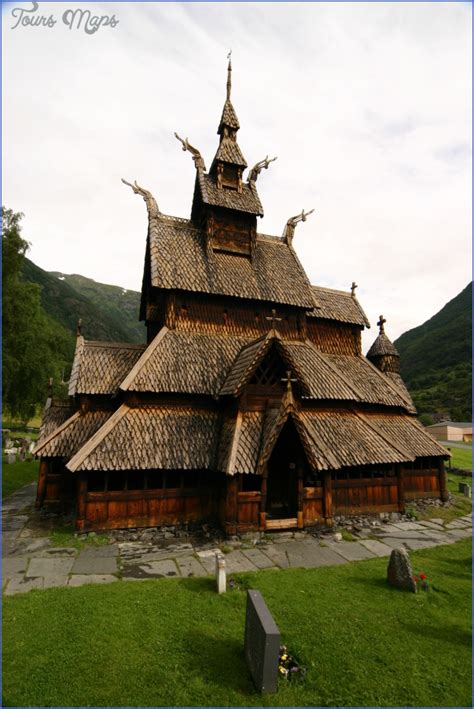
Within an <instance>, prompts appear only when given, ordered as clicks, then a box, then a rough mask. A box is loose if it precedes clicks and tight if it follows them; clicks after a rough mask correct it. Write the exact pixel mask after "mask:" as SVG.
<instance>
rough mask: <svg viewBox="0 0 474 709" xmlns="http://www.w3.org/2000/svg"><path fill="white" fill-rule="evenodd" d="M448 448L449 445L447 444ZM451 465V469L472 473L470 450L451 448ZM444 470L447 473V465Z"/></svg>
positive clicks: (447, 464)
mask: <svg viewBox="0 0 474 709" xmlns="http://www.w3.org/2000/svg"><path fill="white" fill-rule="evenodd" d="M448 448H449V444H448ZM451 456H452V457H451V465H452V467H453V468H461V470H470V471H472V449H471V448H454V447H451ZM446 469H447V470H448V472H449V463H446Z"/></svg>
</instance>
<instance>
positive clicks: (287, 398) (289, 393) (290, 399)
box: [281, 370, 298, 409]
mask: <svg viewBox="0 0 474 709" xmlns="http://www.w3.org/2000/svg"><path fill="white" fill-rule="evenodd" d="M281 381H282V382H283V383H285V384H286V391H285V393H284V395H283V401H282V405H283V408H284V409H287V408H289V407H294V406H295V398H294V396H293V387H292V384H293V383H296V382H297V381H298V380H297V379H295V378H294V377H292V376H291V370H288V371H287V373H286V377H283V378H282V380H281Z"/></svg>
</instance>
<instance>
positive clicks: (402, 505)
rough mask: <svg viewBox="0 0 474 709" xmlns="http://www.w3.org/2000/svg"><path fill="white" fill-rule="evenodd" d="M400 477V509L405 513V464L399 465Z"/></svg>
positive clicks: (401, 512) (398, 476)
mask: <svg viewBox="0 0 474 709" xmlns="http://www.w3.org/2000/svg"><path fill="white" fill-rule="evenodd" d="M397 478H398V511H399V512H400V514H405V468H404V467H403V465H398V466H397Z"/></svg>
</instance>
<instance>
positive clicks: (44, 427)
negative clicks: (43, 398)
mask: <svg viewBox="0 0 474 709" xmlns="http://www.w3.org/2000/svg"><path fill="white" fill-rule="evenodd" d="M75 411H76V406H75V405H74V403H73V402H72V401H68V400H61V399H51V398H49V399H48V400H47V402H46V406H45V407H44V411H43V419H42V422H41V428H40V432H39V436H38V440H37V441H36V448H38V446H39V445H40V444H42V443H43V441H45V440H46V438H48V437H49V436H50V435H51V434H52V433H53V432H54V431H56V429H57V428H59V426H61V425H62V424H63V423H64V422H65V421H67V420H68V418H70V417H71V416H72V415H73V413H74V412H75Z"/></svg>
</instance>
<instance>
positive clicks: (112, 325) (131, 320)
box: [23, 259, 146, 343]
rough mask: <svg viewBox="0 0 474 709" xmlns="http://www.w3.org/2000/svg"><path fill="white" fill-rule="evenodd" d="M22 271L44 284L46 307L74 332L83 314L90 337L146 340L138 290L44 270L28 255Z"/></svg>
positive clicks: (84, 330)
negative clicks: (141, 319) (139, 319)
mask: <svg viewBox="0 0 474 709" xmlns="http://www.w3.org/2000/svg"><path fill="white" fill-rule="evenodd" d="M23 275H24V278H25V280H27V281H29V282H30V283H36V284H37V285H39V286H41V303H42V305H43V308H44V309H45V311H46V312H47V313H48V314H49V315H50V316H52V317H53V318H54V319H55V320H56V321H57V322H59V323H61V324H62V325H64V327H66V328H67V329H68V330H69V331H70V332H71V333H75V332H76V326H77V321H78V320H79V318H81V319H82V329H83V334H84V337H85V338H86V339H88V340H108V341H111V342H137V343H141V342H144V341H145V338H146V329H145V326H144V325H143V323H140V322H139V321H138V309H139V304H140V294H139V293H137V292H135V291H125V290H124V289H123V288H120V287H118V286H109V285H106V284H103V283H96V282H95V281H93V280H92V279H90V278H85V277H84V276H79V275H72V276H68V275H65V274H62V273H56V272H51V273H50V272H47V271H43V269H41V268H39V267H38V266H36V265H35V264H34V263H33V262H32V261H30V260H28V259H25V264H24V268H23Z"/></svg>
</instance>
